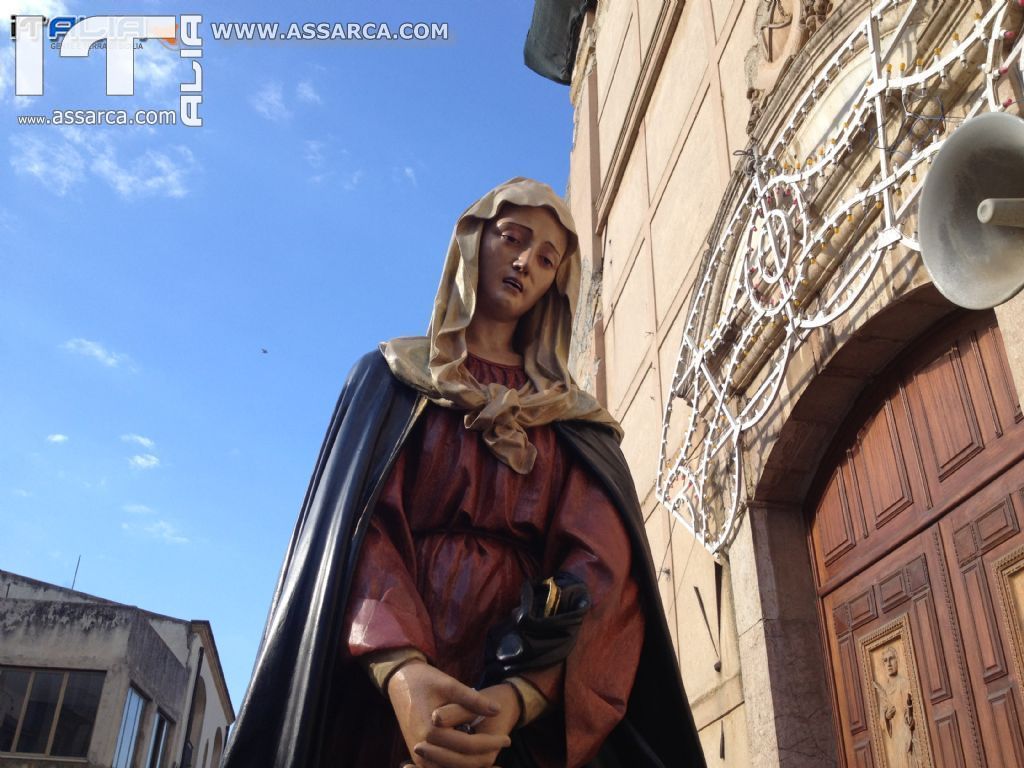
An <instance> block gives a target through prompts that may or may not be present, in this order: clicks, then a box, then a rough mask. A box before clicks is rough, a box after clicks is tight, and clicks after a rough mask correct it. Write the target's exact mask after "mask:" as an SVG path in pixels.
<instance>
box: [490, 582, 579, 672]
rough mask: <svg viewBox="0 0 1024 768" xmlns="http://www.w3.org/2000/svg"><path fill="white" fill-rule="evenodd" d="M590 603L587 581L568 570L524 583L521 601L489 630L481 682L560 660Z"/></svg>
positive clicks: (573, 639)
mask: <svg viewBox="0 0 1024 768" xmlns="http://www.w3.org/2000/svg"><path fill="white" fill-rule="evenodd" d="M589 609H590V593H589V592H588V591H587V585H586V584H584V583H583V582H582V581H580V580H579V579H577V578H576V577H575V576H573V575H572V574H570V573H565V572H562V573H559V574H558V575H556V576H554V577H552V578H549V579H545V580H544V581H541V582H537V583H535V584H531V583H530V582H527V583H525V584H523V590H522V594H521V599H520V604H519V607H517V608H516V609H515V610H514V611H512V615H511V616H510V617H509V618H508V619H506V620H505V621H502V622H501V623H499V624H497V625H496V626H494V627H492V628H491V629H490V631H488V633H487V644H486V646H485V648H484V675H483V680H482V681H481V683H480V686H479V687H480V688H486V687H487V686H490V685H496V684H497V683H500V682H501V681H502V680H505V679H506V678H508V677H512V676H514V675H518V674H519V673H521V672H527V671H529V670H531V669H542V668H544V667H550V666H552V665H554V664H558V663H559V662H561V661H564V660H565V658H566V657H567V656H568V655H569V652H570V651H572V648H573V646H574V645H575V644H576V633H577V632H578V631H579V628H580V624H582V623H583V617H584V616H585V615H586V613H587V611H588V610H589Z"/></svg>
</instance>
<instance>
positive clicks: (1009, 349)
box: [996, 291, 1024, 398]
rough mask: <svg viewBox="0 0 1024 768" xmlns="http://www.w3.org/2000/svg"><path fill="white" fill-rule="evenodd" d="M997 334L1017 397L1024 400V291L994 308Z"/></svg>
mask: <svg viewBox="0 0 1024 768" xmlns="http://www.w3.org/2000/svg"><path fill="white" fill-rule="evenodd" d="M996 320H998V321H999V332H1000V333H1001V334H1002V336H1003V346H1004V347H1006V359H1007V360H1009V362H1010V373H1011V374H1012V375H1013V383H1014V384H1015V385H1016V386H1017V397H1018V398H1024V291H1021V292H1020V293H1018V294H1017V295H1016V296H1014V297H1013V298H1012V299H1010V300H1009V301H1008V302H1006V303H1005V304H1000V305H999V306H998V307H996Z"/></svg>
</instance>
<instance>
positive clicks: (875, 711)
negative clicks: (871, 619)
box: [860, 613, 932, 768]
mask: <svg viewBox="0 0 1024 768" xmlns="http://www.w3.org/2000/svg"><path fill="white" fill-rule="evenodd" d="M860 668H861V672H862V674H864V676H865V681H864V682H865V685H864V688H865V689H866V690H867V691H868V692H869V693H868V696H867V700H868V713H869V716H868V728H869V730H870V731H871V743H872V745H873V746H874V752H875V755H874V756H875V762H876V763H877V764H878V765H885V766H889V768H931V766H932V755H931V742H930V741H929V739H928V730H927V728H924V727H921V728H919V727H918V722H921V724H922V725H923V723H924V719H923V717H922V715H923V711H922V704H923V702H924V697H923V696H922V695H921V685H920V683H919V681H918V678H917V661H916V659H915V657H914V643H913V641H912V640H911V637H910V621H909V616H908V615H907V614H906V613H904V614H903V615H902V616H900V617H899V618H897V619H894V620H893V621H890V622H889V623H888V624H886V625H884V626H882V627H880V628H879V629H877V630H875V631H874V632H872V633H871V634H870V635H868V636H867V637H865V638H864V639H863V640H861V642H860Z"/></svg>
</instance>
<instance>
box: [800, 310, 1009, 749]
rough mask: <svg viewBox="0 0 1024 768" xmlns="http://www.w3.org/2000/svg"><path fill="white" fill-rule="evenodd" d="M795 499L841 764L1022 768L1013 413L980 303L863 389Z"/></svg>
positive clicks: (999, 349)
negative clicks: (804, 496)
mask: <svg viewBox="0 0 1024 768" xmlns="http://www.w3.org/2000/svg"><path fill="white" fill-rule="evenodd" d="M810 499H811V501H810V503H809V506H808V518H809V528H808V530H809V535H808V538H809V544H810V548H811V561H812V567H813V570H814V573H815V579H816V586H817V588H818V595H819V599H820V614H821V622H822V627H823V633H824V636H825V642H826V644H827V651H828V665H829V674H830V683H831V690H832V697H833V705H834V713H833V717H834V722H835V724H836V729H837V737H838V740H839V742H840V749H841V751H842V755H841V757H840V762H841V764H843V763H845V764H846V765H849V766H860V767H864V768H866V767H867V766H874V767H875V768H883V767H889V768H931V767H932V766H936V767H938V766H943V767H944V766H949V767H950V768H961V767H963V768H967V767H968V766H992V767H993V768H994V767H996V766H999V767H1002V766H1005V767H1006V768H1019V767H1022V766H1024V723H1022V717H1024V696H1022V688H1021V683H1022V681H1024V533H1022V524H1024V419H1022V416H1021V410H1020V404H1019V402H1018V398H1017V396H1016V393H1015V389H1014V386H1013V382H1012V378H1011V376H1010V373H1009V370H1008V365H1007V362H1006V357H1005V351H1004V349H1003V346H1002V342H1001V339H1000V335H999V329H998V327H997V326H996V322H995V318H994V315H993V314H992V313H990V312H988V313H970V314H966V315H961V316H959V317H957V318H954V319H953V320H951V321H947V322H946V323H945V324H944V326H943V327H942V328H940V329H937V330H936V331H935V332H934V333H931V334H929V337H928V338H927V339H926V340H923V341H921V342H919V343H917V344H915V345H914V346H913V347H912V348H911V349H910V350H909V351H908V353H907V354H906V355H903V356H902V359H901V361H900V362H898V363H896V364H895V365H893V366H892V368H891V369H890V370H889V371H888V372H887V373H886V374H884V375H883V376H882V377H881V379H880V380H879V382H878V383H877V384H876V385H874V386H872V387H871V388H870V391H868V392H867V393H866V394H865V396H864V397H863V398H861V401H860V402H859V403H858V404H857V406H855V408H854V411H853V412H852V413H851V416H850V418H849V419H848V421H847V426H845V427H844V428H843V429H842V430H840V432H839V434H838V435H837V438H836V440H835V442H834V443H833V447H832V449H831V451H830V454H829V455H828V456H827V457H826V459H825V463H824V464H823V468H822V472H821V473H820V474H819V479H818V481H817V483H816V486H815V488H814V489H813V490H812V494H811V497H810Z"/></svg>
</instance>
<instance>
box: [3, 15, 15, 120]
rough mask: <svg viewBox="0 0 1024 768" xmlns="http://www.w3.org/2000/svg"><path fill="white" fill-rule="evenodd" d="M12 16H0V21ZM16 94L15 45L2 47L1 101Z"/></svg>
mask: <svg viewBox="0 0 1024 768" xmlns="http://www.w3.org/2000/svg"><path fill="white" fill-rule="evenodd" d="M10 18H11V17H10V16H6V15H5V16H0V20H3V19H10ZM10 93H14V45H13V44H12V45H4V46H3V47H0V101H3V100H4V99H6V98H7V95H8V94H10Z"/></svg>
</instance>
